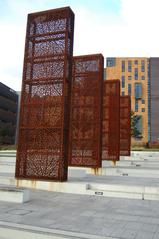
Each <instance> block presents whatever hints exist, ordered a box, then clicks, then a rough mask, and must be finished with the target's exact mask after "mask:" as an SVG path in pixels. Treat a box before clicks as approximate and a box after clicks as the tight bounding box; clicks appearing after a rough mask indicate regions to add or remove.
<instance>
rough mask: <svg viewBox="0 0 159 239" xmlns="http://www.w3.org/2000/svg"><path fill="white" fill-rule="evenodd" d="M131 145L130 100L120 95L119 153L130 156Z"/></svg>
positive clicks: (128, 97)
mask: <svg viewBox="0 0 159 239" xmlns="http://www.w3.org/2000/svg"><path fill="white" fill-rule="evenodd" d="M130 147H131V100H130V96H121V97H120V155H121V156H130Z"/></svg>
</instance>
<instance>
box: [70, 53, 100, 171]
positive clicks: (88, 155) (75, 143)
mask: <svg viewBox="0 0 159 239" xmlns="http://www.w3.org/2000/svg"><path fill="white" fill-rule="evenodd" d="M103 62H104V60H103V56H102V55H100V54H97V55H88V56H78V57H74V58H73V73H72V74H73V77H72V91H71V92H72V93H71V94H72V97H71V116H70V141H69V142H70V147H69V165H70V166H84V167H92V168H99V167H101V152H102V144H101V143H102V141H101V140H102V86H103Z"/></svg>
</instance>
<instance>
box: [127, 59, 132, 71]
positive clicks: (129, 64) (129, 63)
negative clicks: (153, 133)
mask: <svg viewBox="0 0 159 239" xmlns="http://www.w3.org/2000/svg"><path fill="white" fill-rule="evenodd" d="M131 70H132V64H131V61H128V72H131Z"/></svg>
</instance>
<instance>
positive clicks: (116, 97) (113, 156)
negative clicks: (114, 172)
mask: <svg viewBox="0 0 159 239" xmlns="http://www.w3.org/2000/svg"><path fill="white" fill-rule="evenodd" d="M102 130H103V140H102V160H112V161H117V160H119V152H120V149H119V147H120V81H119V80H107V81H105V82H104V87H103V128H102Z"/></svg>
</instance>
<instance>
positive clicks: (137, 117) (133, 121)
mask: <svg viewBox="0 0 159 239" xmlns="http://www.w3.org/2000/svg"><path fill="white" fill-rule="evenodd" d="M140 119H141V115H135V113H134V112H133V111H131V136H132V137H134V138H142V134H141V132H140V131H139V130H138V128H137V124H138V122H139V120H140Z"/></svg>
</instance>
